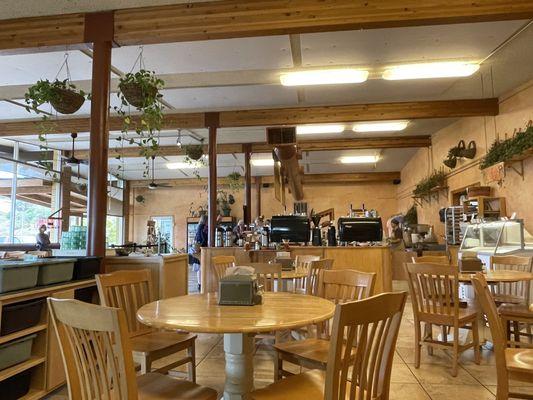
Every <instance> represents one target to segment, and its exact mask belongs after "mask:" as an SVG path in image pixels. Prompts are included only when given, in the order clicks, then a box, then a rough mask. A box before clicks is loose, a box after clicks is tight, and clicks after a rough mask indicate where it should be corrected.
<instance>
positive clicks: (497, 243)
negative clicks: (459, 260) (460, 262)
mask: <svg viewBox="0 0 533 400" xmlns="http://www.w3.org/2000/svg"><path fill="white" fill-rule="evenodd" d="M525 237H529V234H527V232H526V233H525V232H524V223H523V221H522V220H520V219H516V220H508V221H493V222H482V223H472V224H469V225H467V227H466V231H465V233H464V236H463V241H462V242H461V247H460V248H459V253H460V254H461V256H464V255H465V254H468V255H473V256H475V255H477V256H478V258H480V259H483V258H484V257H483V256H485V257H489V258H490V256H492V255H495V254H499V255H501V254H509V253H514V252H519V251H525V250H533V247H532V244H531V243H526V242H527V241H526V240H524V238H525Z"/></svg>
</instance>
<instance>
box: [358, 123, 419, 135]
mask: <svg viewBox="0 0 533 400" xmlns="http://www.w3.org/2000/svg"><path fill="white" fill-rule="evenodd" d="M407 125H409V121H376V122H359V123H357V124H355V125H354V126H353V131H354V132H359V133H360V132H396V131H403V130H404V129H405V128H407Z"/></svg>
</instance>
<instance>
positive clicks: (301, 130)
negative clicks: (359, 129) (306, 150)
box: [296, 124, 345, 135]
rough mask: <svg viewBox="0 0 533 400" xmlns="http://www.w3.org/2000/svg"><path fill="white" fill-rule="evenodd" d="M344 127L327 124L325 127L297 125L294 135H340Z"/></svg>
mask: <svg viewBox="0 0 533 400" xmlns="http://www.w3.org/2000/svg"><path fill="white" fill-rule="evenodd" d="M344 129H345V127H344V125H339V124H336V125H334V124H327V125H298V126H297V127H296V133H297V134H298V135H312V134H315V133H341V132H344Z"/></svg>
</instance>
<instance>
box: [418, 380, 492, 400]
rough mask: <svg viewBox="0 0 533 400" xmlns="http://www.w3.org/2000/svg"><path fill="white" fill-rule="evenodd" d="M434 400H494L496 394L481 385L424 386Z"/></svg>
mask: <svg viewBox="0 0 533 400" xmlns="http://www.w3.org/2000/svg"><path fill="white" fill-rule="evenodd" d="M422 386H423V387H424V389H425V390H426V391H427V392H428V394H429V396H430V397H431V399H432V400H458V399H475V400H494V394H492V393H491V392H490V391H489V390H487V389H486V388H484V387H483V386H481V385H461V384H455V385H438V384H422Z"/></svg>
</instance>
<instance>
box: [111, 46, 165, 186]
mask: <svg viewBox="0 0 533 400" xmlns="http://www.w3.org/2000/svg"><path fill="white" fill-rule="evenodd" d="M137 63H139V71H137V72H129V73H127V74H126V75H124V76H123V77H121V78H120V81H119V84H118V88H119V91H118V93H117V96H118V98H119V99H120V106H115V107H114V110H115V111H116V112H117V114H118V115H120V116H122V118H123V124H122V136H120V137H119V139H118V140H123V141H126V142H127V143H129V144H130V145H134V144H136V145H138V146H139V155H140V156H141V157H144V159H145V161H144V162H143V165H144V172H143V177H145V178H147V177H148V176H149V175H150V159H151V158H152V157H154V156H157V155H158V153H159V137H158V134H159V132H160V131H161V126H162V124H163V109H164V105H163V104H162V103H161V99H162V97H163V95H162V94H161V93H160V90H161V89H163V88H164V85H165V82H164V81H163V80H162V79H160V78H158V77H157V76H156V74H155V72H154V71H148V70H146V69H145V68H144V61H143V57H142V49H141V51H140V52H139V56H138V57H137V60H136V61H135V63H134V68H135V65H136V64H137ZM132 70H133V68H132ZM132 108H133V113H132ZM130 132H134V133H135V135H133V136H130V135H129V133H130ZM117 158H120V156H118V157H117Z"/></svg>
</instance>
